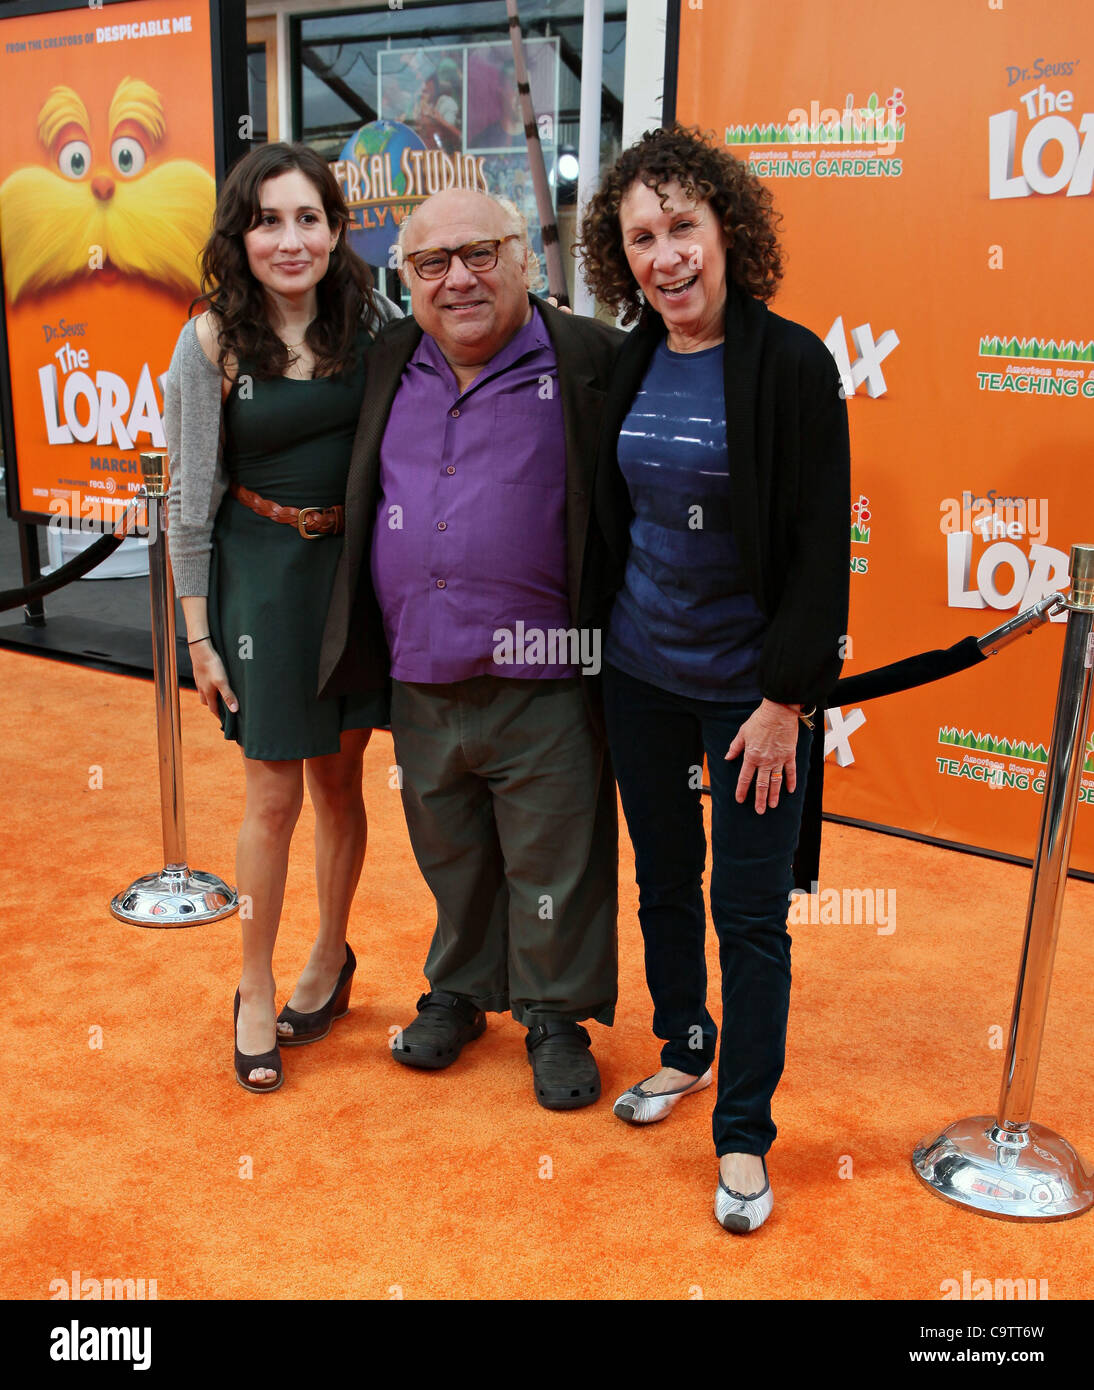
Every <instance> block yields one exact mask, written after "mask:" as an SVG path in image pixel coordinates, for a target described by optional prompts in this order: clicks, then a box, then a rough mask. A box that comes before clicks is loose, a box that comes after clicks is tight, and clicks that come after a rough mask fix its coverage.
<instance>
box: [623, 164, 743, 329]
mask: <svg viewBox="0 0 1094 1390" xmlns="http://www.w3.org/2000/svg"><path fill="white" fill-rule="evenodd" d="M662 197H663V198H664V207H662ZM619 225H620V230H621V232H622V236H623V252H624V254H625V255H626V257H627V264H628V265H629V266H630V270H631V274H632V275H633V276H634V278H635V280H636V281H637V282H638V288H639V289H640V290H641V291H642V293H643V295H645V297H646V299H647V301H648V302H649V304H650V306H651V308H653V309H655V310H656V311H657V313H659V314H660V315H661V317H662V318H663V319H664V321H665V326H666V327H667V328H668V331H669V347H670V348H672V349H673V350H675V351H679V352H697V351H699V349H700V348H703V347H710V346H713V345H714V344H715V343H719V342H721V341H722V338H723V336H724V334H723V326H722V320H723V314H724V311H725V302H726V247H727V242H726V236H725V233H724V232H723V230H722V226H721V223H720V222H719V221H718V218H717V216H716V214H715V212H714V209H713V208H712V207H711V206H710V204H709V203H707V202H700V203H695V202H693V201H692V200H691V199H690V198H689V197H688V196H687V194H686V193H685V192H684V190H683V189H682V188H681V187H680V184H679V183H678V182H677V181H676V180H673V181H672V183H666V184H663V185H662V188H661V194H660V195H659V194H658V193H657V192H656V190H654V189H652V188H650V187H648V185H646V184H644V183H641V182H640V181H635V182H634V183H632V184H631V186H630V188H628V189H627V191H626V193H624V195H623V197H622V199H621V200H620V204H619Z"/></svg>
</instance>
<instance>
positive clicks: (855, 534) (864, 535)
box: [851, 521, 870, 545]
mask: <svg viewBox="0 0 1094 1390" xmlns="http://www.w3.org/2000/svg"><path fill="white" fill-rule="evenodd" d="M851 540H852V542H856V541H857V542H858V544H859V545H869V544H870V528H869V526H857V525H856V524H855V523H854V522H853V521H852V523H851Z"/></svg>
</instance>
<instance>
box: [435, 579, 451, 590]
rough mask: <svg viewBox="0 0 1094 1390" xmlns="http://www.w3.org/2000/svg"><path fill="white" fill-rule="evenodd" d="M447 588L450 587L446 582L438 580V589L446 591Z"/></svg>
mask: <svg viewBox="0 0 1094 1390" xmlns="http://www.w3.org/2000/svg"><path fill="white" fill-rule="evenodd" d="M447 587H448V585H447V584H446V583H445V582H444V580H443V579H438V580H437V588H438V589H446V588H447Z"/></svg>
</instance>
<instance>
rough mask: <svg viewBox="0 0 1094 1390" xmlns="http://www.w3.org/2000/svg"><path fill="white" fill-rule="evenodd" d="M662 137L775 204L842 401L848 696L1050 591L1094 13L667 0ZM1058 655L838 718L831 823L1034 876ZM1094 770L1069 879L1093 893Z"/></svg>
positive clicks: (916, 1)
mask: <svg viewBox="0 0 1094 1390" xmlns="http://www.w3.org/2000/svg"><path fill="white" fill-rule="evenodd" d="M673 3H676V0H673ZM669 61H670V63H671V61H672V55H671V53H670V58H669ZM676 114H677V116H678V117H679V118H680V119H681V120H682V121H684V122H685V123H689V124H691V123H694V124H698V125H699V126H701V127H702V128H703V129H707V130H714V131H715V132H716V133H717V137H718V139H719V140H720V141H722V142H724V144H725V145H726V146H727V147H728V148H729V149H731V150H732V151H733V153H734V154H736V155H737V156H738V157H740V158H741V159H744V160H747V161H748V162H749V164H750V165H751V167H752V169H753V170H754V171H755V172H756V173H757V174H758V175H759V176H760V177H761V178H762V179H763V180H764V181H765V182H766V183H767V184H768V185H769V186H770V187H771V188H772V189H773V190H774V193H775V197H776V206H777V207H778V209H779V210H780V211H781V212H782V214H783V217H784V223H783V232H784V246H785V248H786V251H787V273H786V277H785V279H784V281H783V285H782V288H781V289H780V292H779V294H778V295H777V296H776V298H775V300H774V302H773V304H772V306H771V307H772V308H773V309H774V311H775V312H777V313H781V314H783V315H784V316H786V317H788V318H791V319H796V320H798V321H799V322H801V323H804V324H806V325H807V326H808V327H809V328H811V329H812V330H813V331H814V332H815V333H816V334H817V335H818V336H819V337H821V338H823V339H824V340H825V342H826V344H827V346H828V348H829V350H830V351H831V353H832V355H833V357H834V358H835V360H836V362H837V364H838V365H839V369H840V372H841V375H842V378H843V387H844V391H845V393H846V396H847V402H848V411H849V415H850V421H851V452H852V489H853V492H852V495H853V498H854V499H855V500H854V505H853V507H852V514H851V515H850V516H849V517H848V525H849V526H850V528H851V556H852V558H851V616H850V621H849V624H848V626H849V633H848V638H847V642H846V648H847V649H846V657H847V659H846V662H845V665H844V673H845V674H847V675H852V674H855V673H857V672H860V671H867V670H871V669H872V668H874V667H876V666H881V665H883V664H885V663H886V662H890V661H894V660H896V659H898V658H900V657H903V656H909V655H912V654H913V653H915V652H919V651H923V650H927V649H932V648H937V647H945V646H949V645H950V644H951V643H953V642H955V641H957V640H958V639H959V638H961V637H963V636H964V635H966V634H968V633H976V634H981V633H984V632H987V631H989V630H990V629H991V628H993V627H995V626H996V625H997V624H999V623H1001V622H1003V621H1004V620H1005V619H1007V618H1008V617H1011V616H1013V615H1014V614H1015V613H1016V612H1018V610H1019V609H1020V608H1024V607H1027V606H1028V605H1029V604H1031V603H1033V602H1034V601H1035V600H1036V599H1038V598H1040V597H1041V596H1042V595H1043V594H1045V593H1048V592H1051V591H1052V590H1053V589H1057V588H1063V587H1064V585H1065V583H1066V575H1067V561H1068V551H1069V547H1070V546H1071V545H1072V544H1073V543H1075V542H1081V543H1094V489H1092V486H1091V479H1092V465H1094V274H1092V272H1091V247H1092V245H1094V199H1092V195H1091V187H1092V180H1094V5H1092V4H1087V3H1083V4H1079V3H1076V0H967V3H964V4H961V5H957V4H954V3H953V0H887V3H885V4H863V3H862V0H824V3H820V4H818V3H816V0H780V3H779V4H778V5H771V4H770V3H769V2H768V0H679V48H678V67H677V97H676ZM1062 638H1063V625H1062V624H1060V623H1055V622H1054V623H1053V624H1051V625H1050V627H1049V628H1047V629H1042V630H1041V631H1039V632H1036V633H1034V634H1033V635H1032V636H1030V637H1026V638H1023V639H1022V640H1021V641H1020V642H1018V643H1017V644H1015V645H1013V646H1011V647H1009V648H1007V649H1006V650H1004V651H1003V652H1001V653H1000V654H999V655H998V656H995V657H991V658H989V660H988V661H987V662H986V663H984V664H982V665H980V666H979V667H977V668H976V669H974V670H972V671H968V672H965V673H963V674H961V675H959V676H953V677H950V678H949V679H947V680H944V681H940V682H937V683H936V684H933V685H929V686H926V687H923V688H921V689H919V690H914V691H909V692H907V693H905V694H901V695H895V696H892V697H889V698H887V699H883V700H875V701H870V702H867V703H865V704H863V705H862V706H861V707H859V708H856V707H846V708H842V709H837V710H833V711H832V712H831V716H830V721H829V724H830V727H829V729H828V733H827V737H826V748H827V749H828V750H829V754H828V760H827V768H826V776H825V809H826V811H830V812H835V813H836V814H840V815H845V816H849V817H853V818H857V819H861V820H865V821H869V822H875V823H879V824H883V825H887V826H893V827H899V828H902V829H907V830H910V831H914V832H917V833H920V834H925V835H929V836H936V837H939V838H941V839H944V840H948V841H953V842H959V843H962V844H966V845H973V846H979V847H983V848H987V849H991V850H995V851H998V852H1003V853H1009V854H1015V855H1021V856H1026V857H1028V856H1030V855H1031V854H1032V852H1033V847H1034V843H1035V838H1036V828H1037V822H1038V817H1039V814H1040V810H1041V804H1042V794H1043V790H1044V779H1045V770H1046V749H1047V745H1048V743H1049V735H1050V732H1051V727H1052V714H1053V709H1054V705H1055V694H1056V683H1057V678H1058V674H1059V662H1060V655H1061V650H1062ZM1087 751H1088V757H1087V759H1086V763H1085V769H1084V777H1083V782H1082V802H1081V804H1080V806H1079V811H1078V816H1077V822H1076V829H1075V838H1074V842H1073V852H1072V866H1073V868H1076V869H1080V870H1083V871H1087V872H1089V871H1090V870H1092V869H1094V809H1092V807H1091V804H1090V803H1091V802H1092V801H1094V744H1088V746H1087Z"/></svg>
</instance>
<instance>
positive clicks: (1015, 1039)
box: [912, 545, 1094, 1221]
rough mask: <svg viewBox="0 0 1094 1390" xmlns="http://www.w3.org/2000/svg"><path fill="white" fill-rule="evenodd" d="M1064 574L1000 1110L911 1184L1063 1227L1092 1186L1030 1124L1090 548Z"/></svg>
mask: <svg viewBox="0 0 1094 1390" xmlns="http://www.w3.org/2000/svg"><path fill="white" fill-rule="evenodd" d="M1070 570H1071V593H1070V595H1069V597H1068V598H1067V599H1066V600H1065V604H1066V607H1067V609H1068V617H1067V633H1066V635H1065V639H1064V655H1063V661H1062V663H1061V667H1060V686H1059V691H1058V694H1057V698H1056V715H1055V718H1054V720H1053V725H1052V739H1051V747H1050V751H1049V762H1048V774H1047V777H1046V779H1045V794H1044V796H1045V799H1044V805H1043V806H1042V809H1041V828H1040V832H1039V835H1038V841H1037V854H1036V857H1035V859H1034V863H1033V879H1032V882H1031V884H1030V894H1029V906H1028V908H1027V911H1026V933H1025V939H1024V941H1023V943H1022V959H1021V965H1020V967H1019V972H1018V984H1017V987H1016V989H1015V994H1014V1009H1013V1012H1012V1014H1011V1022H1010V1032H1009V1035H1008V1042H1007V1055H1006V1063H1005V1065H1004V1068H1003V1084H1002V1088H1001V1090H1000V1094H999V1106H998V1110H997V1113H996V1115H995V1116H994V1117H992V1116H990V1115H976V1116H973V1117H971V1118H969V1119H966V1120H958V1121H957V1122H956V1123H955V1124H952V1125H950V1126H949V1128H947V1129H945V1130H943V1131H942V1133H941V1134H940V1135H938V1136H937V1137H936V1138H933V1139H927V1140H923V1141H922V1142H921V1143H920V1144H919V1145H918V1146H917V1148H916V1150H915V1152H914V1153H913V1155H912V1166H913V1168H914V1169H915V1172H916V1175H917V1176H918V1177H919V1178H921V1179H922V1181H923V1182H925V1183H926V1184H927V1186H928V1187H929V1188H930V1189H931V1190H932V1191H933V1192H935V1193H937V1194H938V1196H939V1197H943V1198H945V1199H946V1200H947V1201H950V1202H956V1203H957V1204H958V1205H960V1206H964V1207H971V1208H973V1210H975V1211H979V1212H982V1213H983V1214H984V1215H985V1216H998V1217H1002V1218H1004V1219H1007V1220H1013V1221H1062V1220H1064V1219H1065V1218H1066V1217H1069V1216H1078V1215H1079V1214H1080V1213H1081V1212H1084V1211H1087V1210H1089V1208H1090V1207H1091V1206H1092V1205H1094V1181H1092V1175H1091V1173H1090V1172H1089V1171H1087V1169H1086V1168H1085V1166H1084V1164H1083V1161H1082V1159H1081V1158H1080V1157H1079V1155H1078V1154H1077V1153H1076V1152H1075V1150H1074V1149H1073V1148H1072V1147H1071V1145H1070V1144H1069V1143H1068V1141H1067V1140H1066V1139H1064V1138H1063V1137H1062V1136H1061V1135H1059V1134H1054V1133H1053V1131H1052V1130H1050V1129H1045V1128H1044V1126H1043V1125H1036V1124H1033V1123H1032V1121H1031V1119H1030V1114H1031V1111H1032V1108H1033V1092H1034V1088H1035V1086H1036V1084H1037V1066H1038V1063H1039V1061H1040V1057H1041V1039H1042V1037H1043V1035H1044V1027H1045V1014H1046V1011H1047V1009H1048V992H1049V985H1050V983H1051V980H1052V962H1053V958H1054V957H1055V954H1056V938H1057V934H1058V932H1059V926H1060V913H1061V911H1062V909H1063V903H1064V890H1065V888H1066V887H1067V865H1068V857H1069V854H1070V850H1071V832H1072V829H1073V827H1074V825H1075V812H1076V809H1077V807H1078V804H1079V788H1080V783H1081V780H1082V770H1083V758H1084V753H1085V734H1086V727H1087V723H1088V720H1089V716H1090V692H1091V675H1092V670H1094V545H1076V546H1072V548H1071V561H1070Z"/></svg>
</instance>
